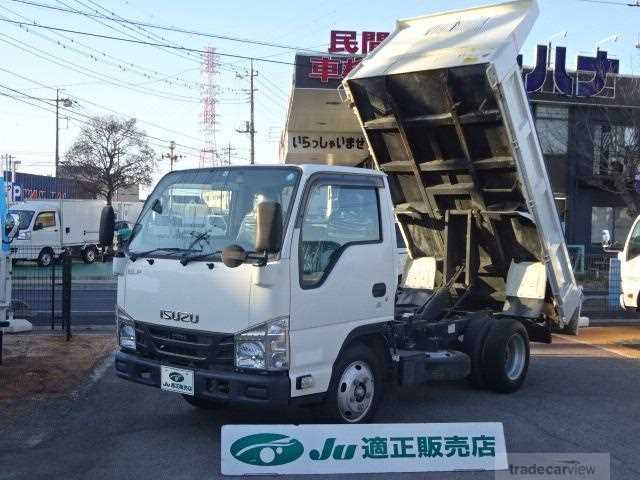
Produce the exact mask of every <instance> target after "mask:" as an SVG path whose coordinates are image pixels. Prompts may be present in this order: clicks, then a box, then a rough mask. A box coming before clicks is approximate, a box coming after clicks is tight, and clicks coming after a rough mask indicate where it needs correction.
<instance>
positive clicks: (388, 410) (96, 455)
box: [0, 327, 640, 480]
mask: <svg viewBox="0 0 640 480" xmlns="http://www.w3.org/2000/svg"><path fill="white" fill-rule="evenodd" d="M585 332H588V334H585V335H583V336H581V337H580V338H579V342H578V341H576V340H575V339H573V338H572V339H562V338H556V342H555V344H554V345H552V346H542V347H538V348H536V349H535V357H534V358H533V360H532V364H531V368H530V372H529V377H528V379H527V383H526V385H525V388H523V389H522V390H521V391H520V392H518V393H516V394H513V395H509V396H504V395H496V394H493V393H488V392H478V391H474V390H471V389H470V388H468V387H467V386H466V385H465V384H464V383H449V384H442V385H431V386H425V387H423V388H420V389H418V390H404V391H399V392H395V393H393V394H391V395H389V396H388V398H387V401H386V403H385V405H384V406H383V408H382V409H381V410H380V411H379V413H378V415H377V418H376V419H375V421H376V422H460V421H500V422H503V423H504V427H505V433H506V439H507V445H508V449H509V451H510V452H608V453H610V454H611V458H612V473H613V475H612V478H614V479H616V480H617V479H637V478H639V477H640V442H639V441H638V438H639V437H638V432H639V431H640V417H639V416H638V408H637V406H638V398H640V363H639V362H638V359H637V358H633V357H634V356H635V357H637V356H638V355H634V354H635V353H637V352H638V350H637V348H638V344H639V343H640V328H637V327H634V328H620V329H616V330H610V329H609V330H602V329H589V330H588V331H585ZM580 342H592V343H594V344H596V346H592V345H587V344H585V343H580ZM621 343H622V346H620V344H621ZM616 350H617V352H616ZM99 373H100V372H98V374H97V375H94V376H93V377H92V378H93V380H91V381H90V382H89V383H87V384H86V385H85V386H84V387H83V388H82V389H81V390H80V391H79V392H76V394H75V395H73V396H72V398H71V399H67V400H64V401H57V402H55V403H51V404H49V405H47V406H46V407H44V408H42V407H40V408H38V409H37V410H34V409H33V408H29V407H28V406H25V407H24V410H25V412H27V413H25V414H24V415H23V416H21V417H18V418H15V419H14V420H13V422H14V423H13V424H11V422H9V423H7V419H6V418H5V419H4V423H0V432H2V433H1V434H0V466H2V467H0V478H1V479H3V480H4V479H11V480H17V479H21V480H22V479H24V480H36V479H51V478H64V479H65V480H71V479H91V480H98V479H120V478H136V479H137V480H144V479H164V478H166V479H171V480H178V479H183V478H184V479H193V478H209V479H213V478H219V472H220V446H219V440H220V427H221V425H223V424H229V423H249V424H250V423H304V422H313V421H314V417H313V415H312V414H311V413H310V412H309V411H306V410H299V411H294V412H265V411H255V410H254V411H247V410H241V409H226V410H221V411H219V412H203V411H198V410H194V409H193V408H191V407H190V406H188V405H187V404H186V403H184V402H183V400H182V399H181V398H180V397H179V396H174V395H172V394H167V393H163V392H160V391H158V390H155V389H150V388H148V387H144V386H138V385H135V384H129V383H127V382H125V381H122V380H119V379H117V378H116V377H115V375H114V371H113V368H112V367H111V365H110V364H109V365H108V367H107V368H106V369H105V371H104V374H103V375H102V376H99ZM1 419H2V416H1V415H0V422H1V421H2V420H1ZM370 477H371V475H367V476H366V477H365V476H361V477H352V478H370ZM374 477H375V478H380V479H385V480H386V479H387V478H391V477H393V478H427V479H434V480H435V479H438V480H440V479H478V478H480V479H491V478H493V474H492V473H486V472H485V473H481V474H478V473H461V472H458V473H450V474H434V475H386V474H385V475H374ZM303 478H305V479H309V478H313V476H306V477H303Z"/></svg>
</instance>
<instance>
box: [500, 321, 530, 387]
mask: <svg viewBox="0 0 640 480" xmlns="http://www.w3.org/2000/svg"><path fill="white" fill-rule="evenodd" d="M526 359H527V347H526V344H525V341H524V338H523V337H522V335H520V334H518V333H516V334H514V335H512V336H511V338H509V341H508V342H507V351H506V361H505V365H504V366H505V373H506V374H507V377H508V378H509V380H513V381H515V380H518V378H520V376H521V375H522V372H523V371H524V365H525V363H526Z"/></svg>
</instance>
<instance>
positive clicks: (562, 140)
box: [535, 105, 569, 155]
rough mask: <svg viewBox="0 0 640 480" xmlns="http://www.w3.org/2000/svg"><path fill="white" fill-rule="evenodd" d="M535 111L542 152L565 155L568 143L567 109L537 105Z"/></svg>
mask: <svg viewBox="0 0 640 480" xmlns="http://www.w3.org/2000/svg"><path fill="white" fill-rule="evenodd" d="M535 112H536V130H537V131H538V138H539V139H540V146H541V147H542V153H544V154H545V155H566V154H567V145H568V143H569V109H568V108H566V107H548V106H544V105H538V106H536V110H535Z"/></svg>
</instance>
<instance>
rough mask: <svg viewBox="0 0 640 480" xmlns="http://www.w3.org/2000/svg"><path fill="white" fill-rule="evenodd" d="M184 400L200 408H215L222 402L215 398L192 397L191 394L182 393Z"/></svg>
mask: <svg viewBox="0 0 640 480" xmlns="http://www.w3.org/2000/svg"><path fill="white" fill-rule="evenodd" d="M182 398H184V400H185V402H187V403H188V404H189V405H191V406H192V407H196V408H200V409H202V410H216V409H218V408H220V407H221V406H222V405H223V403H222V402H219V401H217V400H211V399H209V398H202V397H194V396H193V395H182Z"/></svg>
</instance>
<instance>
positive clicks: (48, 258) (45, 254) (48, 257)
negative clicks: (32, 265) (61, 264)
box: [38, 247, 55, 267]
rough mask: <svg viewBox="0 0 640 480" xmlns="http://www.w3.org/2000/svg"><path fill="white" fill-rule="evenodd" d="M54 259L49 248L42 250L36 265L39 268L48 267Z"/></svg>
mask: <svg viewBox="0 0 640 480" xmlns="http://www.w3.org/2000/svg"><path fill="white" fill-rule="evenodd" d="M54 259H55V257H54V255H53V250H51V249H50V248H49V247H47V248H43V249H42V250H41V251H40V254H39V255H38V265H39V266H41V267H48V266H49V265H51V264H52V263H53V260H54Z"/></svg>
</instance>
